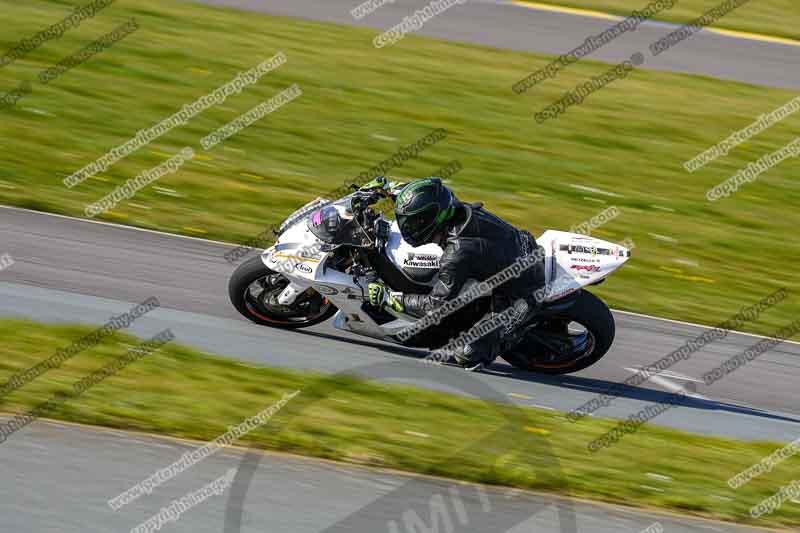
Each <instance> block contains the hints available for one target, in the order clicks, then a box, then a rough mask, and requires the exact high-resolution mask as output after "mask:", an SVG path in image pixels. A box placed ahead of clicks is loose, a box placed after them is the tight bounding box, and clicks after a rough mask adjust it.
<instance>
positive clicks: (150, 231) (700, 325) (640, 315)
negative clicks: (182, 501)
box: [0, 205, 800, 346]
mask: <svg viewBox="0 0 800 533" xmlns="http://www.w3.org/2000/svg"><path fill="white" fill-rule="evenodd" d="M0 209H8V210H10V211H23V212H26V213H34V214H37V215H42V216H48V217H56V218H65V219H68V220H75V221H78V222H84V223H86V224H100V225H102V226H111V227H113V228H120V229H127V230H134V231H142V232H145V233H154V234H156V235H164V236H167V237H175V238H178V239H188V240H192V241H199V242H208V243H212V244H220V245H222V246H230V247H231V248H236V247H238V246H241V244H235V243H230V242H223V241H214V240H211V239H203V238H201V237H190V236H189V235H178V234H176V233H167V232H166V231H158V230H153V229H147V228H137V227H134V226H126V225H124V224H115V223H114V222H103V221H100V220H87V219H85V218H78V217H71V216H67V215H58V214H55V213H45V212H44V211H35V210H33V209H26V208H24V207H11V206H7V205H0ZM612 311H614V312H615V313H619V314H621V315H630V316H635V317H639V318H647V319H649V320H653V321H659V322H668V323H671V324H681V325H684V326H692V327H695V328H703V329H714V327H713V326H706V325H703V324H694V323H692V322H684V321H682V320H673V319H671V318H661V317H657V316H652V315H645V314H642V313H634V312H633V311H621V310H619V309H612ZM733 333H736V334H737V335H746V336H748V337H754V338H756V339H767V338H769V337H766V336H764V335H756V334H755V333H746V332H744V331H735V330H734V331H733ZM783 344H796V345H798V346H800V342H797V341H790V340H785V341H783Z"/></svg>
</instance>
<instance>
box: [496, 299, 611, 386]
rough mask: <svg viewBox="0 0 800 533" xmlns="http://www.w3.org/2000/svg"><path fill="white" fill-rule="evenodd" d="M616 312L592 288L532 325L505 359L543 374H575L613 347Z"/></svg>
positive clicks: (516, 365)
mask: <svg viewBox="0 0 800 533" xmlns="http://www.w3.org/2000/svg"><path fill="white" fill-rule="evenodd" d="M615 331H616V329H615V324H614V316H613V315H612V314H611V310H610V309H609V308H608V306H607V305H606V304H605V303H604V302H603V301H602V300H601V299H600V298H598V297H597V296H595V295H594V294H592V293H591V292H588V291H584V290H581V291H580V292H579V293H578V294H577V295H576V299H575V302H574V303H573V304H572V305H571V306H569V307H568V308H566V309H564V310H561V311H559V312H558V313H557V314H554V315H552V316H548V317H547V318H546V319H544V320H542V321H540V322H539V323H538V324H537V325H536V326H535V327H534V328H531V329H530V330H529V331H528V332H527V333H526V335H525V336H524V337H523V339H522V340H521V341H520V342H519V343H518V344H517V346H516V347H515V348H514V349H512V350H510V351H509V352H508V353H505V354H503V356H502V357H503V359H505V360H506V361H508V362H509V364H511V365H512V366H514V367H515V368H520V369H523V370H530V371H532V372H539V373H542V374H571V373H573V372H578V371H579V370H583V369H584V368H587V367H589V366H591V365H593V364H595V363H596V362H597V361H599V360H600V359H601V358H602V357H603V356H604V355H605V354H606V352H608V350H609V348H611V344H612V343H613V342H614V334H615Z"/></svg>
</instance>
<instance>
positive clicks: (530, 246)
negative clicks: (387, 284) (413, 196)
mask: <svg viewBox="0 0 800 533" xmlns="http://www.w3.org/2000/svg"><path fill="white" fill-rule="evenodd" d="M536 248H537V245H536V241H535V240H534V238H533V236H532V235H531V234H530V233H528V232H527V231H523V230H518V229H517V228H515V227H514V226H512V225H511V224H509V223H507V222H505V221H504V220H501V219H500V218H499V217H497V216H495V215H493V214H492V213H490V212H489V211H486V210H485V209H483V207H482V206H481V205H480V204H476V205H462V206H461V207H459V211H458V213H457V214H456V217H455V219H454V221H453V225H452V227H451V228H450V230H449V232H448V234H447V239H446V243H445V245H444V254H443V255H442V258H441V261H440V270H439V279H438V281H437V282H436V285H435V286H434V287H433V290H432V291H431V292H430V293H429V294H424V295H423V294H404V295H403V300H402V303H403V306H404V308H405V312H406V313H408V314H410V315H412V316H417V317H421V316H424V315H425V314H427V313H429V312H431V311H433V310H434V309H436V308H438V307H439V306H441V305H442V304H443V303H444V302H446V301H447V300H452V299H453V298H456V297H457V296H458V295H459V293H461V291H462V289H463V288H464V285H465V284H466V283H467V282H468V280H475V281H478V282H481V281H485V280H486V279H488V278H490V277H492V276H494V275H495V274H497V273H498V272H500V271H501V270H503V269H505V268H506V267H508V266H510V265H511V264H512V263H514V262H515V261H516V260H517V259H518V258H520V257H522V256H526V255H531V254H533V253H535V251H536ZM543 285H544V265H543V263H542V262H538V263H537V265H536V266H534V267H532V268H529V269H528V270H525V271H524V272H523V273H522V275H521V276H519V277H518V278H515V279H511V280H510V281H508V282H506V283H504V284H503V285H500V286H499V287H498V288H496V289H495V290H493V291H492V296H491V302H492V305H491V310H490V311H489V312H488V313H487V314H486V315H485V316H484V317H483V318H481V320H489V319H491V318H492V317H494V316H496V315H497V314H499V313H502V312H503V311H504V310H506V309H508V308H509V306H511V305H513V304H514V301H515V300H517V299H519V298H523V299H525V300H526V302H528V303H529V306H530V307H531V308H534V306H535V305H536V304H535V301H534V298H533V295H534V293H535V291H536V290H537V289H538V288H540V287H542V286H543ZM511 326H513V324H512V325H511ZM511 329H512V328H511V327H504V328H499V329H497V330H495V331H494V332H493V333H492V334H489V335H486V336H484V337H482V338H481V339H480V340H478V341H477V342H474V343H472V344H470V345H469V346H468V347H467V348H466V350H464V352H463V353H461V354H456V358H457V359H459V361H460V362H474V363H478V362H486V363H490V362H491V361H493V360H494V358H496V357H497V356H498V355H500V354H499V353H497V352H498V350H499V349H500V347H501V345H502V343H501V342H500V341H501V340H502V339H503V337H504V335H505V334H507V333H510V331H511Z"/></svg>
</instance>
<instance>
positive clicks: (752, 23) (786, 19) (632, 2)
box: [522, 0, 800, 40]
mask: <svg viewBox="0 0 800 533" xmlns="http://www.w3.org/2000/svg"><path fill="white" fill-rule="evenodd" d="M522 1H523V2H524V0H522ZM537 1H538V2H539V3H542V4H551V5H555V6H565V7H577V8H582V9H591V10H595V11H602V12H604V13H611V14H614V15H620V16H623V17H627V16H629V15H630V14H631V13H632V12H633V11H634V10H636V11H641V10H642V9H644V8H645V7H646V6H647V5H649V4H650V3H651V1H652V0H537ZM725 1H726V0H676V3H675V6H673V7H672V8H671V9H666V10H664V11H662V12H660V13H659V14H658V15H657V16H656V17H653V19H654V20H663V21H665V22H674V23H676V24H686V23H688V22H691V21H693V20H694V19H696V18H698V17H700V16H701V15H703V14H704V13H705V12H706V11H708V10H710V9H713V8H715V7H717V6H720V5H722V4H724V3H725ZM798 23H800V12H798V10H797V2H796V1H795V0H750V2H749V3H747V4H745V5H743V6H741V7H739V8H737V9H735V10H733V11H731V12H730V13H728V14H727V15H725V16H724V17H722V18H721V19H719V20H718V21H717V22H716V23H714V24H712V25H711V26H712V27H715V28H722V29H728V30H736V31H744V32H750V33H760V34H762V35H767V36H772V37H787V38H790V39H797V40H800V29H798Z"/></svg>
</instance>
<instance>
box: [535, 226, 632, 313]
mask: <svg viewBox="0 0 800 533" xmlns="http://www.w3.org/2000/svg"><path fill="white" fill-rule="evenodd" d="M536 243H537V244H538V245H539V246H542V247H544V249H545V254H546V255H545V282H546V284H547V285H546V286H547V296H546V297H545V301H547V302H552V301H554V300H558V299H559V298H563V297H564V296H566V295H568V294H569V293H571V292H574V291H576V290H578V289H580V288H581V287H585V286H587V285H592V284H594V283H598V282H599V281H601V280H603V279H604V278H606V277H607V276H608V275H609V274H611V273H612V272H614V271H615V270H616V269H618V268H619V267H621V266H622V265H623V264H625V262H626V261H627V260H628V259H630V250H628V249H627V248H625V247H623V246H619V245H618V244H614V243H611V242H607V241H603V240H600V239H595V238H594V237H588V236H586V235H580V234H577V233H568V232H565V231H555V230H547V231H546V232H544V233H543V234H542V236H541V237H539V238H538V239H536Z"/></svg>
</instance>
